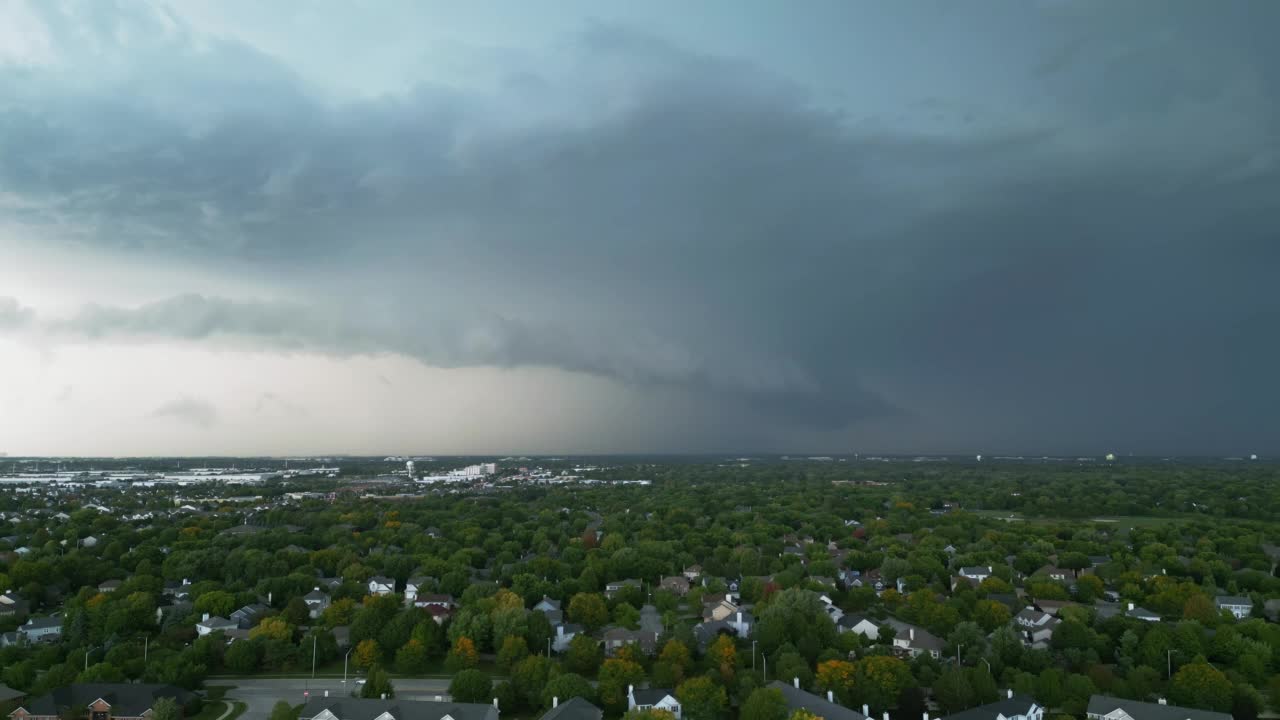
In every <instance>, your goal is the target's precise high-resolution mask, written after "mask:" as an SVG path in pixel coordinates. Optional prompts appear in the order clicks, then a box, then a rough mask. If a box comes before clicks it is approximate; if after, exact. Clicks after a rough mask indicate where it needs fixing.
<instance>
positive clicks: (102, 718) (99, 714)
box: [90, 710, 107, 720]
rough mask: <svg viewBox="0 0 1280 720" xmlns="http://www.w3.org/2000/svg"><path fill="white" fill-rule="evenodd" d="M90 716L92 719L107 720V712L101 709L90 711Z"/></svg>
mask: <svg viewBox="0 0 1280 720" xmlns="http://www.w3.org/2000/svg"><path fill="white" fill-rule="evenodd" d="M90 717H91V719H92V720H107V713H105V712H103V711H101V710H94V711H93V712H92V713H90Z"/></svg>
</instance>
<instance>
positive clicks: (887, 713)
mask: <svg viewBox="0 0 1280 720" xmlns="http://www.w3.org/2000/svg"><path fill="white" fill-rule="evenodd" d="M884 720H889V711H888V710H886V711H885V712H884Z"/></svg>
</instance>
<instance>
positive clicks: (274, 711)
mask: <svg viewBox="0 0 1280 720" xmlns="http://www.w3.org/2000/svg"><path fill="white" fill-rule="evenodd" d="M270 720H298V714H297V713H296V712H294V710H293V706H292V705H290V704H289V702H288V701H287V700H280V701H277V702H276V704H275V705H274V706H272V708H271V719H270Z"/></svg>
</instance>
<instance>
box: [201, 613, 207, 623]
mask: <svg viewBox="0 0 1280 720" xmlns="http://www.w3.org/2000/svg"><path fill="white" fill-rule="evenodd" d="M200 622H209V613H205V614H204V617H202V618H200Z"/></svg>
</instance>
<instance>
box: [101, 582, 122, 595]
mask: <svg viewBox="0 0 1280 720" xmlns="http://www.w3.org/2000/svg"><path fill="white" fill-rule="evenodd" d="M123 584H124V583H122V582H120V581H119V580H104V581H103V582H100V583H98V592H100V593H112V592H115V591H117V590H119V589H120V586H121V585H123Z"/></svg>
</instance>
